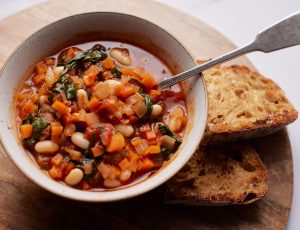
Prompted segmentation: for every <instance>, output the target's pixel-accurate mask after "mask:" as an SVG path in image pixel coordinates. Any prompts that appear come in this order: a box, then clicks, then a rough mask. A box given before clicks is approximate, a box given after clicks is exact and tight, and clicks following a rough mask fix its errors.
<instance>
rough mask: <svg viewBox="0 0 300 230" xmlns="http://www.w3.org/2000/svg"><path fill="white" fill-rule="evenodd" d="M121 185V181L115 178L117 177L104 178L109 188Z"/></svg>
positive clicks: (105, 184)
mask: <svg viewBox="0 0 300 230" xmlns="http://www.w3.org/2000/svg"><path fill="white" fill-rule="evenodd" d="M120 185H121V182H120V181H119V180H115V179H109V178H108V179H105V180H104V186H105V187H107V188H116V187H119V186H120Z"/></svg>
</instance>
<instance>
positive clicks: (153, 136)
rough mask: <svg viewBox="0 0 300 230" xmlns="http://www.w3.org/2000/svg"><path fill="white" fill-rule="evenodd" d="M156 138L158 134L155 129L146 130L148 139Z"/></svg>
mask: <svg viewBox="0 0 300 230" xmlns="http://www.w3.org/2000/svg"><path fill="white" fill-rule="evenodd" d="M155 138H156V134H155V131H154V130H151V131H146V139H147V141H150V140H154V139H155Z"/></svg>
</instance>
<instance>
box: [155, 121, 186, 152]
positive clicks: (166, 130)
mask: <svg viewBox="0 0 300 230" xmlns="http://www.w3.org/2000/svg"><path fill="white" fill-rule="evenodd" d="M158 129H159V131H160V132H161V133H162V134H163V135H167V136H170V137H173V138H174V139H175V140H176V144H177V148H178V146H179V145H180V144H181V143H182V141H181V140H178V139H177V138H176V136H175V134H174V133H173V132H172V131H171V130H170V128H169V127H168V126H167V125H164V124H158Z"/></svg>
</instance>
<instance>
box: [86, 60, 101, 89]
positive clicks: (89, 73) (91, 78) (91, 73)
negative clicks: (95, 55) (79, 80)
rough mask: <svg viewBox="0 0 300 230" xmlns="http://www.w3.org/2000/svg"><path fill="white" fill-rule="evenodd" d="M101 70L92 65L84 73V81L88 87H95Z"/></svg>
mask: <svg viewBox="0 0 300 230" xmlns="http://www.w3.org/2000/svg"><path fill="white" fill-rule="evenodd" d="M100 71H101V69H100V68H99V67H98V66H96V65H91V66H90V68H88V69H87V70H86V71H84V73H83V80H84V83H85V85H86V86H93V85H94V84H95V80H96V77H97V75H98V74H99V73H100Z"/></svg>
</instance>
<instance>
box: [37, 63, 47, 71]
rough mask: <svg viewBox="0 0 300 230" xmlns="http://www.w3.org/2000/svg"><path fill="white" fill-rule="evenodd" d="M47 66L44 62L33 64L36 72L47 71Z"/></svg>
mask: <svg viewBox="0 0 300 230" xmlns="http://www.w3.org/2000/svg"><path fill="white" fill-rule="evenodd" d="M47 69H48V66H46V65H45V64H44V63H42V62H40V63H37V64H36V65H35V71H36V73H37V74H45V73H47Z"/></svg>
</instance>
